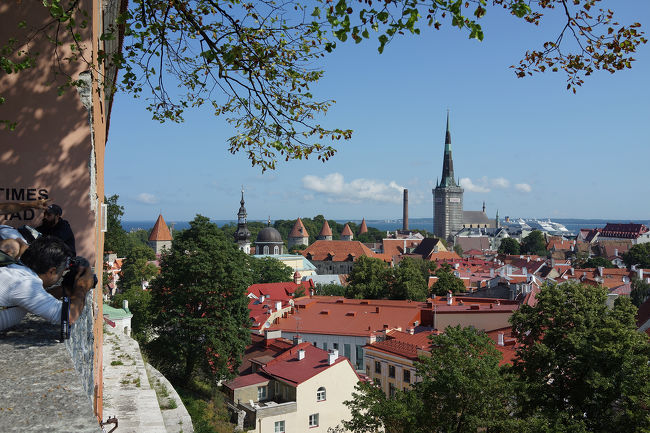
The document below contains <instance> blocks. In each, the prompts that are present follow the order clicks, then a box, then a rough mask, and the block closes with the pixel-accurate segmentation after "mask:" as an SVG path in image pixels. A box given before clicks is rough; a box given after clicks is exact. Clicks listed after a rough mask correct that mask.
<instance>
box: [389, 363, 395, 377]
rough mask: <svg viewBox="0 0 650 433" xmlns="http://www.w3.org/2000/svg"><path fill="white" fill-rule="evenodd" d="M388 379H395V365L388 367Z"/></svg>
mask: <svg viewBox="0 0 650 433" xmlns="http://www.w3.org/2000/svg"><path fill="white" fill-rule="evenodd" d="M388 377H395V366H394V365H389V366H388Z"/></svg>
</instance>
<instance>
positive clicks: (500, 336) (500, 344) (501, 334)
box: [497, 332, 505, 346]
mask: <svg viewBox="0 0 650 433" xmlns="http://www.w3.org/2000/svg"><path fill="white" fill-rule="evenodd" d="M497 344H498V345H499V346H504V345H505V343H504V341H503V332H499V333H498V334H497Z"/></svg>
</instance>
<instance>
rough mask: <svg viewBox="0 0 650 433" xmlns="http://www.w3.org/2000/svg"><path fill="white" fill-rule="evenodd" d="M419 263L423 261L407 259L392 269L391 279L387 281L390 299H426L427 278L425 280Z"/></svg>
mask: <svg viewBox="0 0 650 433" xmlns="http://www.w3.org/2000/svg"><path fill="white" fill-rule="evenodd" d="M420 262H424V261H423V260H417V259H413V258H410V257H407V258H404V259H402V260H401V261H400V262H399V264H398V265H397V266H395V267H394V268H393V269H392V277H391V278H390V279H389V281H388V296H389V298H390V299H411V300H413V301H425V300H426V299H427V295H428V292H429V288H428V286H427V282H428V276H427V277H426V278H425V275H424V273H423V272H422V266H421V263H420ZM427 274H428V272H427Z"/></svg>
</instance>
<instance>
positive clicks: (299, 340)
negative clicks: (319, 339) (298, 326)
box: [293, 334, 302, 346]
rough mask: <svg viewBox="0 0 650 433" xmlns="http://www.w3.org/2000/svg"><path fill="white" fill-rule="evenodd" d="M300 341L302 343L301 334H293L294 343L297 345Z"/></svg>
mask: <svg viewBox="0 0 650 433" xmlns="http://www.w3.org/2000/svg"><path fill="white" fill-rule="evenodd" d="M300 343H302V338H301V337H300V334H296V335H294V336H293V345H294V346H297V345H299V344H300Z"/></svg>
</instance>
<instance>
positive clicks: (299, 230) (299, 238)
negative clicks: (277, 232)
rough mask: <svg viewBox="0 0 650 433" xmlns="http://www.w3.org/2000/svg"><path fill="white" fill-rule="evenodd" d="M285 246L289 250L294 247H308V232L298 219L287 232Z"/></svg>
mask: <svg viewBox="0 0 650 433" xmlns="http://www.w3.org/2000/svg"><path fill="white" fill-rule="evenodd" d="M287 245H288V247H289V248H291V247H293V246H294V245H305V246H308V245H309V232H307V229H306V228H305V225H304V224H303V223H302V220H301V219H300V218H298V219H297V220H296V223H295V224H294V225H293V228H292V229H291V231H290V232H289V237H288V238H287Z"/></svg>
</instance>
